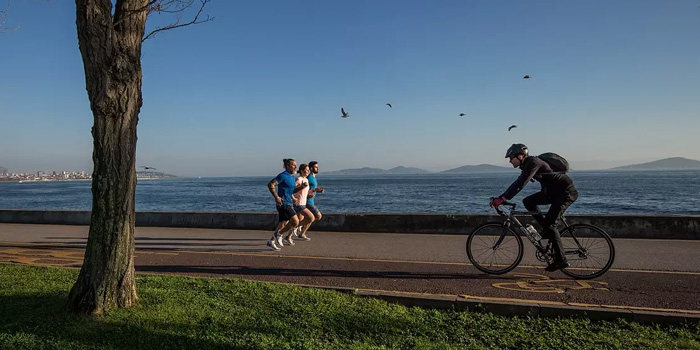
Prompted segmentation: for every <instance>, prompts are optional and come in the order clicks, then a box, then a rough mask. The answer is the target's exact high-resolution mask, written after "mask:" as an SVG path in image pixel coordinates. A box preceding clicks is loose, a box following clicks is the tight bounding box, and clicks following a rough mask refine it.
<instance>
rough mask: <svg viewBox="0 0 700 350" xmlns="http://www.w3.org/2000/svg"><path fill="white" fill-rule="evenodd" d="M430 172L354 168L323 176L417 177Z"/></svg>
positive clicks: (403, 167) (327, 173)
mask: <svg viewBox="0 0 700 350" xmlns="http://www.w3.org/2000/svg"><path fill="white" fill-rule="evenodd" d="M427 173H429V171H427V170H425V169H421V168H411V167H405V166H397V167H395V168H391V169H389V170H384V169H379V168H369V167H364V168H354V169H343V170H336V171H328V172H324V173H323V175H416V174H427Z"/></svg>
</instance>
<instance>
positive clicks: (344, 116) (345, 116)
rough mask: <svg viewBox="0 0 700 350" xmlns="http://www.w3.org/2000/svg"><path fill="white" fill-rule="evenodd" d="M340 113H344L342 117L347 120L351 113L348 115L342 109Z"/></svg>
mask: <svg viewBox="0 0 700 350" xmlns="http://www.w3.org/2000/svg"><path fill="white" fill-rule="evenodd" d="M340 113H342V114H343V115H341V117H343V118H347V117H349V116H350V114H349V113H346V112H345V110H344V109H342V108H341V109H340Z"/></svg>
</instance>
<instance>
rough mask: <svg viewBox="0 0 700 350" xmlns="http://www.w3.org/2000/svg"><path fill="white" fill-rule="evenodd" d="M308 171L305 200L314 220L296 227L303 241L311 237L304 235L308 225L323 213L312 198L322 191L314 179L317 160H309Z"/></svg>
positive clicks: (316, 173) (316, 171) (316, 172)
mask: <svg viewBox="0 0 700 350" xmlns="http://www.w3.org/2000/svg"><path fill="white" fill-rule="evenodd" d="M309 171H310V174H309V176H308V180H309V195H308V198H307V200H306V209H307V210H308V211H309V212H311V213H312V214H313V216H314V220H311V221H310V222H308V223H306V224H305V225H303V226H302V227H300V228H297V230H298V231H297V236H298V237H299V239H301V240H304V241H310V240H311V238H309V237H307V236H306V231H308V230H309V227H311V224H312V223H313V222H314V221H318V220H321V218H322V217H323V215H321V211H320V210H318V208H317V207H316V203H315V201H314V198H315V197H316V194H317V193H323V187H318V182H317V181H316V175H318V162H317V161H315V160H314V161H311V162H309Z"/></svg>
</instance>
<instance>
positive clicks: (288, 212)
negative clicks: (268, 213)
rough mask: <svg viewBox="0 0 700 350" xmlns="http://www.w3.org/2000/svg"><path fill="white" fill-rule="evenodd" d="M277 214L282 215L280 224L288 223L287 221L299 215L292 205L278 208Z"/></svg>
mask: <svg viewBox="0 0 700 350" xmlns="http://www.w3.org/2000/svg"><path fill="white" fill-rule="evenodd" d="M277 212H278V213H279V214H280V215H279V219H280V222H282V221H287V220H289V219H291V218H292V217H293V216H294V215H296V214H297V213H296V212H295V211H294V208H292V206H291V205H282V206H278V207H277Z"/></svg>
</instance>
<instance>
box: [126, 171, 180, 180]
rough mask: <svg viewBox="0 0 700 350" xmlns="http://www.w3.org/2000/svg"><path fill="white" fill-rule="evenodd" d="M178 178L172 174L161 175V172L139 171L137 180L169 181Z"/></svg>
mask: <svg viewBox="0 0 700 350" xmlns="http://www.w3.org/2000/svg"><path fill="white" fill-rule="evenodd" d="M173 177H177V176H175V175H172V174H166V173H161V172H160V171H137V172H136V178H137V179H169V178H173Z"/></svg>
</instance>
